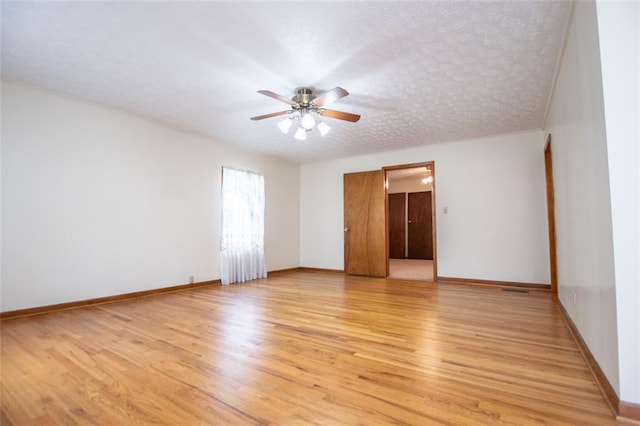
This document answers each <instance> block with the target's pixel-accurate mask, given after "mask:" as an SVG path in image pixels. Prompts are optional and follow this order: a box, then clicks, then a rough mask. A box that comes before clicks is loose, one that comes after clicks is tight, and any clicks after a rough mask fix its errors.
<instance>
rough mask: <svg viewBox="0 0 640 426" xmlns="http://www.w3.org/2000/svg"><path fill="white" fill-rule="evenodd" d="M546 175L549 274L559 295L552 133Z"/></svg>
mask: <svg viewBox="0 0 640 426" xmlns="http://www.w3.org/2000/svg"><path fill="white" fill-rule="evenodd" d="M544 176H545V181H546V188H547V225H548V228H549V275H550V279H551V294H552V295H553V297H554V298H557V297H558V263H557V254H556V214H555V211H556V206H555V193H554V192H555V191H554V188H553V161H552V156H551V134H549V135H548V136H547V142H546V144H545V146H544Z"/></svg>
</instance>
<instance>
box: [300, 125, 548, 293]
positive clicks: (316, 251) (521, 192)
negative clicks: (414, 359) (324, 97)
mask: <svg viewBox="0 0 640 426" xmlns="http://www.w3.org/2000/svg"><path fill="white" fill-rule="evenodd" d="M543 147H544V137H543V134H542V132H541V131H530V132H523V133H516V134H509V135H500V136H493V137H485V138H479V139H472V140H465V141H458V142H452V143H443V144H437V145H425V146H422V147H418V148H411V149H405V150H398V151H392V152H385V153H380V154H374V155H365V156H358V157H351V158H345V159H340V160H333V161H326V162H318V163H310V164H304V165H302V166H301V171H300V219H301V230H300V238H301V242H300V262H301V265H302V266H306V267H316V268H328V269H343V267H344V265H343V242H344V240H343V192H342V179H343V174H344V173H349V172H357V171H365V170H376V169H380V168H382V167H384V166H393V165H401V164H411V163H416V162H426V161H435V191H436V210H437V214H436V227H437V244H438V245H437V251H438V275H439V276H445V277H457V278H475V279H488V280H498V281H514V282H526V283H542V284H548V283H549V260H548V239H547V221H546V198H545V180H544V160H543ZM445 206H446V207H447V208H448V211H449V213H448V214H446V215H445V214H443V208H444V207H445Z"/></svg>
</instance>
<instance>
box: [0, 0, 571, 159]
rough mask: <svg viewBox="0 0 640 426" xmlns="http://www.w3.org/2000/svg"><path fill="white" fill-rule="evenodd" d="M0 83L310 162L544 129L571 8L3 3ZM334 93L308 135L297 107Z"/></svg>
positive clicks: (549, 4) (529, 4) (525, 4)
mask: <svg viewBox="0 0 640 426" xmlns="http://www.w3.org/2000/svg"><path fill="white" fill-rule="evenodd" d="M1 7H2V18H1V19H2V22H1V24H2V63H1V66H2V74H3V75H4V76H7V77H9V78H12V79H16V80H21V81H25V82H28V83H31V84H34V85H37V86H41V87H44V88H47V89H51V90H54V91H57V92H61V93H64V94H68V95H71V96H74V97H78V98H82V99H86V100H89V101H93V102H96V103H100V104H104V105H107V106H109V107H113V108H118V109H121V110H124V111H128V112H131V113H135V114H138V115H142V116H145V117H149V118H152V119H155V120H158V121H161V122H163V123H166V124H168V125H170V126H172V127H177V128H180V129H185V130H190V131H194V132H199V133H202V134H205V135H209V136H211V137H212V138H215V139H217V140H221V141H227V142H230V143H234V144H237V145H239V146H240V147H242V148H243V149H246V150H249V151H252V152H258V153H263V154H267V155H274V156H278V157H282V158H286V159H289V160H291V161H294V162H299V163H305V162H312V161H318V160H325V159H331V158H338V157H345V156H350V155H357V154H365V153H371V152H380V151H388V150H393V149H399V148H403V147H410V146H417V145H424V144H429V143H437V142H443V141H449V140H456V139H462V138H468V137H476V136H483V135H490V134H500V133H507V132H514V131H520V130H527V129H534V128H540V127H541V126H542V122H543V119H544V114H545V110H546V107H547V103H548V100H549V96H550V92H551V88H552V84H553V79H554V74H555V68H556V64H557V63H558V60H559V56H560V53H561V48H562V44H563V38H564V32H565V29H566V27H567V25H568V20H569V17H570V12H571V8H572V3H570V2H567V1H561V2H556V1H498V2H491V1H473V2H453V1H452V2H448V1H439V2H395V1H394V2H384V1H375V2H368V1H357V2H355V1H354V2H345V1H342V2H326V1H322V2H303V1H292V2H266V1H265V2H11V1H2V5H1ZM335 86H341V87H344V88H345V89H347V90H348V91H349V92H350V95H349V96H347V97H345V98H343V99H340V100H338V101H337V102H335V103H333V104H331V105H330V106H329V107H330V108H332V109H337V110H341V111H347V112H353V113H356V114H360V115H361V116H362V118H361V119H360V121H359V122H357V123H349V122H344V121H339V120H332V119H327V120H326V121H327V122H328V123H329V124H330V125H331V126H332V131H331V132H330V133H329V134H328V135H326V136H324V137H322V136H320V134H319V133H318V132H313V133H311V134H310V135H309V137H307V140H306V141H297V140H295V139H294V138H293V135H292V134H288V135H284V134H282V133H281V132H280V131H279V130H278V127H277V123H278V121H279V118H271V119H267V120H262V121H250V120H249V117H251V116H255V115H261V114H266V113H270V112H274V111H280V110H284V109H287V105H286V104H284V103H282V102H279V101H276V100H274V99H272V98H268V97H266V96H262V95H260V94H258V93H256V91H257V90H260V89H267V90H271V91H273V92H276V93H279V94H282V95H284V96H286V97H291V96H293V95H294V93H295V89H296V88H299V87H311V88H313V89H314V91H316V92H317V93H321V92H323V91H328V90H330V89H331V88H333V87H335Z"/></svg>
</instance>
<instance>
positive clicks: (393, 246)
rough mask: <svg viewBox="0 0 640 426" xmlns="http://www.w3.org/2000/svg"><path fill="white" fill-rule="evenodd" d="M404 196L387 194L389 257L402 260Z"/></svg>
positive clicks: (403, 256)
mask: <svg viewBox="0 0 640 426" xmlns="http://www.w3.org/2000/svg"><path fill="white" fill-rule="evenodd" d="M405 197H406V194H405V193H404V192H402V193H398V194H389V257H390V258H392V259H404V258H405V257H406V254H405V232H404V228H405V217H406V211H405V210H406V202H405Z"/></svg>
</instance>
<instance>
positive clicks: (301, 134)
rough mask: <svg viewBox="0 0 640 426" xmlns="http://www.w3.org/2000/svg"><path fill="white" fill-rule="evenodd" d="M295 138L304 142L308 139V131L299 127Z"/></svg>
mask: <svg viewBox="0 0 640 426" xmlns="http://www.w3.org/2000/svg"><path fill="white" fill-rule="evenodd" d="M294 138H296V139H298V140H299V141H303V140H305V139H307V131H306V130H305V129H303V128H302V127H298V130H297V131H296V134H295V136H294Z"/></svg>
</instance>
